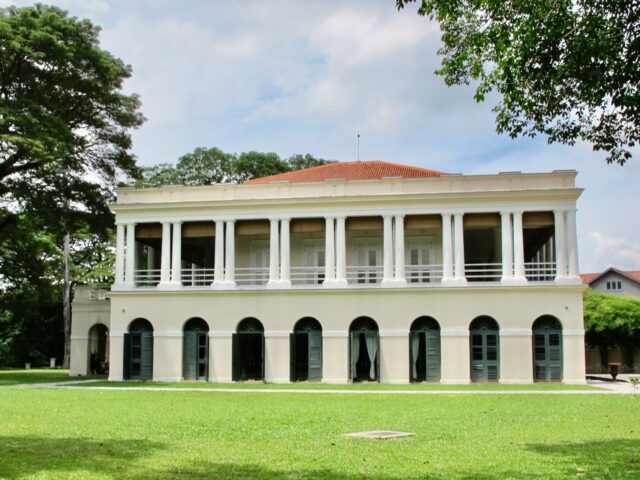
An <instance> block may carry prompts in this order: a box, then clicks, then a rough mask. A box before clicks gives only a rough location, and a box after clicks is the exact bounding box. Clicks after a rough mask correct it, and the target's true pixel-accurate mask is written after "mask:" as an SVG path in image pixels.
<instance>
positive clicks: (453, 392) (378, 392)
mask: <svg viewBox="0 0 640 480" xmlns="http://www.w3.org/2000/svg"><path fill="white" fill-rule="evenodd" d="M74 383H75V382H74ZM78 383H80V382H78ZM28 387H29V388H55V389H63V390H108V391H125V392H131V391H136V392H143V391H146V392H202V393H308V394H321V393H330V394H342V395H616V394H628V393H631V391H623V390H614V389H606V388H603V389H598V390H345V389H289V388H189V387H184V388H177V387H104V386H100V387H87V386H83V385H77V384H76V385H69V382H64V383H59V384H46V383H45V384H43V383H41V384H33V385H29V386H28Z"/></svg>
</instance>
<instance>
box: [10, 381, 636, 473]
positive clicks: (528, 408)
mask: <svg viewBox="0 0 640 480" xmlns="http://www.w3.org/2000/svg"><path fill="white" fill-rule="evenodd" d="M373 429H390V430H401V431H411V432H416V434H417V435H416V436H415V437H410V438H404V439H397V440H360V439H348V438H343V437H342V436H341V435H342V434H343V433H347V432H353V431H362V430H373ZM0 452H1V453H0V478H24V479H27V478H38V479H48V478H64V479H67V478H71V479H73V478H76V479H85V478H91V479H94V478H98V479H100V478H117V479H125V478H136V479H138V478H139V479H149V480H150V479H174V478H194V479H195V478H224V479H248V478H269V479H276V478H288V479H302V478H327V479H339V480H355V479H365V478H366V479H376V480H382V479H407V478H416V479H417V478H434V479H451V478H453V479H455V478H474V479H475V478H479V479H493V478H495V479H499V478H500V479H501V478H522V479H525V478H526V479H531V478H534V479H547V478H576V475H577V474H580V475H579V476H578V477H581V476H582V473H583V472H586V474H585V475H584V476H585V477H586V478H598V479H601V478H611V479H625V478H629V479H637V478H640V396H635V397H634V396H632V395H624V396H623V395H614V396H611V395H610V396H600V395H597V396H583V395H576V396H573V395H523V396H513V395H490V396H486V395H482V396H475V395H447V394H443V395H433V396H422V395H420V396H414V395H406V396H405V395H402V396H397V395H384V394H381V395H374V396H370V395H349V396H344V395H332V394H317V395H294V394H287V393H282V394H278V395H263V394H259V393H254V394H245V393H223V392H219V393H217V394H215V395H212V394H210V393H204V392H172V391H153V392H150V391H118V390H111V391H104V390H91V389H84V390H63V389H25V388H15V387H6V388H0Z"/></svg>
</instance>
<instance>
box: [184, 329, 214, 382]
mask: <svg viewBox="0 0 640 480" xmlns="http://www.w3.org/2000/svg"><path fill="white" fill-rule="evenodd" d="M208 373H209V325H207V322H205V321H204V320H203V319H201V318H192V319H190V320H189V321H187V323H185V324H184V331H183V334H182V376H183V378H184V379H185V380H206V379H207V375H208Z"/></svg>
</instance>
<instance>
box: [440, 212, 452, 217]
mask: <svg viewBox="0 0 640 480" xmlns="http://www.w3.org/2000/svg"><path fill="white" fill-rule="evenodd" d="M440 215H442V218H446V217H448V218H451V215H453V214H452V213H451V212H447V213H441V214H440Z"/></svg>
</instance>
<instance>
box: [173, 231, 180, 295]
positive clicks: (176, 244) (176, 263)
mask: <svg viewBox="0 0 640 480" xmlns="http://www.w3.org/2000/svg"><path fill="white" fill-rule="evenodd" d="M171 284H172V285H174V286H178V285H182V222H173V251H172V252H171Z"/></svg>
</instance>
